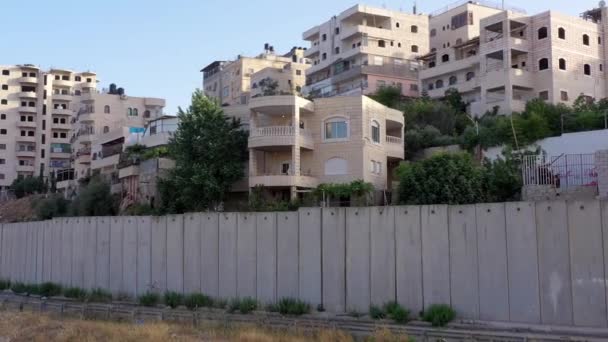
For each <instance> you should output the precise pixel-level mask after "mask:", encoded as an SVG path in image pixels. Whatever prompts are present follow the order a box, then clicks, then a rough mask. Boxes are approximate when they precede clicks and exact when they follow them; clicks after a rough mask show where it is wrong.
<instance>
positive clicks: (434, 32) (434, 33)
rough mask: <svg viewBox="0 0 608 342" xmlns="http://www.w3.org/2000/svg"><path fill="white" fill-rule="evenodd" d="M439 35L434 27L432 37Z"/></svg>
mask: <svg viewBox="0 0 608 342" xmlns="http://www.w3.org/2000/svg"><path fill="white" fill-rule="evenodd" d="M436 35H437V30H436V29H432V30H431V37H435V36H436Z"/></svg>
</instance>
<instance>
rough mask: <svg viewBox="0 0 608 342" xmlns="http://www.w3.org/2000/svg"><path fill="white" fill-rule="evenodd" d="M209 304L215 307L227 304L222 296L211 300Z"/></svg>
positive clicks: (220, 307) (223, 306) (223, 307)
mask: <svg viewBox="0 0 608 342" xmlns="http://www.w3.org/2000/svg"><path fill="white" fill-rule="evenodd" d="M211 305H212V306H213V307H214V308H217V309H225V308H226V306H227V305H228V301H226V300H225V299H223V298H218V299H214V300H213V301H212V303H211Z"/></svg>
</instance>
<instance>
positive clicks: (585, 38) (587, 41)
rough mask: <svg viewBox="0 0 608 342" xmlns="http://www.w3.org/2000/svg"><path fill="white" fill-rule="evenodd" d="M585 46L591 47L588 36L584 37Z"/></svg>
mask: <svg viewBox="0 0 608 342" xmlns="http://www.w3.org/2000/svg"><path fill="white" fill-rule="evenodd" d="M583 45H587V46H588V45H589V36H588V35H586V34H584V35H583Z"/></svg>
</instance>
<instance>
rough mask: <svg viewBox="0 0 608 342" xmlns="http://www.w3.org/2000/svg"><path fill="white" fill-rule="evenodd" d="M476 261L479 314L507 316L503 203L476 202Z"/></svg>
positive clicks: (490, 317)
mask: <svg viewBox="0 0 608 342" xmlns="http://www.w3.org/2000/svg"><path fill="white" fill-rule="evenodd" d="M476 211H477V254H478V256H479V258H478V260H477V262H478V264H479V317H480V318H481V319H483V320H493V321H508V320H509V289H508V284H509V277H508V267H507V243H506V240H507V237H506V230H505V229H506V228H505V224H506V221H505V205H504V204H503V203H497V204H478V205H477V206H476Z"/></svg>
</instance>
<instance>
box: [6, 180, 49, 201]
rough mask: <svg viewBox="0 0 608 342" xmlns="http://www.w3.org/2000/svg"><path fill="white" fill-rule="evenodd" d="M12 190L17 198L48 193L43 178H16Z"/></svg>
mask: <svg viewBox="0 0 608 342" xmlns="http://www.w3.org/2000/svg"><path fill="white" fill-rule="evenodd" d="M11 190H13V193H14V194H15V196H16V197H17V198H21V197H24V196H28V195H31V194H36V193H43V192H45V191H46V185H45V184H44V180H43V179H42V177H21V178H16V179H15V180H14V181H13V183H12V184H11Z"/></svg>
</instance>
